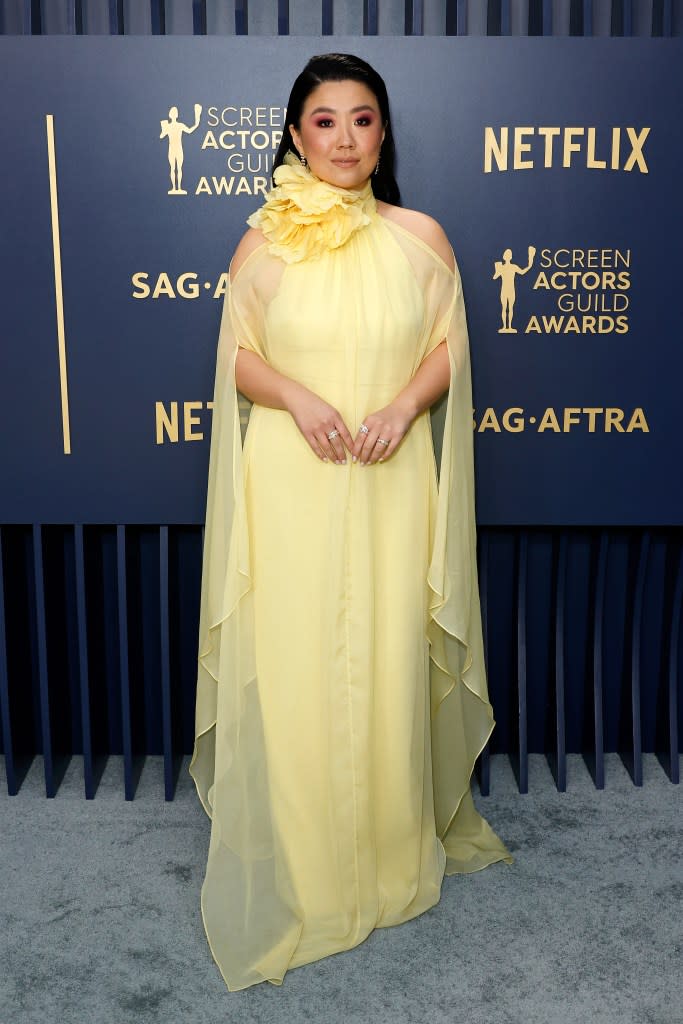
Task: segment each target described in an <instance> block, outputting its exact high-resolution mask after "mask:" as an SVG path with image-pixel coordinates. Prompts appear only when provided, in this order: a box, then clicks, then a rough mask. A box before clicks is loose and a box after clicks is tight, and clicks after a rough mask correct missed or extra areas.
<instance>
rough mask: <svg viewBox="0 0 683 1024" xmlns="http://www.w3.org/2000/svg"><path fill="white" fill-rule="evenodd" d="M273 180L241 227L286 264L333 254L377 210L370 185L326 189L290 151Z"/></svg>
mask: <svg viewBox="0 0 683 1024" xmlns="http://www.w3.org/2000/svg"><path fill="white" fill-rule="evenodd" d="M273 178H274V180H275V187H274V188H272V189H271V190H270V191H269V192H268V193H267V195H266V198H265V201H264V203H263V205H262V206H260V207H259V209H258V210H256V211H255V212H254V213H252V214H251V216H250V217H248V218H247V224H249V226H250V227H252V228H260V229H261V231H262V232H263V234H264V235H265V236H266V238H267V239H268V240H269V241H270V245H269V247H268V248H269V251H270V252H271V253H273V255H274V256H280V257H281V258H282V259H283V260H284V261H285V262H286V263H298V262H299V261H300V260H304V259H318V258H319V257H320V256H322V254H323V253H324V252H326V251H327V250H328V249H338V248H339V246H340V245H343V244H344V243H345V242H346V241H347V240H348V239H349V238H350V237H351V235H352V234H353V233H354V232H355V231H358V229H359V228H362V227H365V225H366V224H369V223H370V218H371V215H372V214H374V213H375V212H376V210H377V204H376V202H375V197H374V194H373V191H372V185H371V183H370V181H367V182H366V183H365V185H364V186H363V187H362V188H361V189H350V188H342V187H341V186H339V185H331V184H330V183H329V182H327V181H323V180H322V179H321V178H318V177H317V175H315V174H313V172H312V171H311V170H310V169H309V168H308V167H307V166H304V165H303V164H302V163H301V162H300V161H299V159H298V158H297V157H296V156H295V155H294V153H293V152H292V151H291V150H288V151H287V153H286V154H285V158H284V163H282V164H280V166H279V167H276V168H275V171H274V173H273Z"/></svg>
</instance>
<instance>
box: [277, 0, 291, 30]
mask: <svg viewBox="0 0 683 1024" xmlns="http://www.w3.org/2000/svg"><path fill="white" fill-rule="evenodd" d="M277 34H278V35H279V36H288V35H289V0H277Z"/></svg>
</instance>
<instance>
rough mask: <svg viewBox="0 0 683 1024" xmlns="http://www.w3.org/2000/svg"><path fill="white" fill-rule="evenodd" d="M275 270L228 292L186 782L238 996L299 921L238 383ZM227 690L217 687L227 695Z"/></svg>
mask: <svg viewBox="0 0 683 1024" xmlns="http://www.w3.org/2000/svg"><path fill="white" fill-rule="evenodd" d="M276 274H277V265H276V262H275V261H273V260H272V258H271V259H270V260H268V259H266V258H265V253H264V247H263V246H261V247H260V248H258V249H256V250H254V251H253V252H252V253H251V254H250V255H249V256H248V257H247V258H246V260H245V261H244V263H243V264H242V265H241V266H240V268H239V270H238V271H237V273H236V274H235V276H234V278H233V280H232V283H231V284H229V287H228V291H227V293H226V296H225V299H224V303H223V311H222V317H221V324H220V332H219V340H218V351H217V357H216V377H215V384H214V398H213V402H214V405H213V422H212V430H211V450H210V456H209V474H208V486H207V504H206V524H205V530H204V548H203V558H202V585H201V607H200V619H199V662H198V678H197V698H196V711H195V743H194V750H193V755H192V759H191V762H190V767H189V771H190V775H191V776H192V778H193V779H194V782H195V785H196V787H197V793H198V795H199V799H200V800H201V803H202V806H203V807H204V810H205V811H206V813H207V814H208V815H209V817H210V818H211V819H212V827H211V838H210V842H209V853H208V859H207V866H206V873H205V877H204V882H203V885H202V891H201V911H202V918H203V921H204V927H205V930H206V934H207V939H208V942H209V946H210V949H211V952H212V954H213V957H214V959H215V961H216V964H217V966H218V967H219V969H220V971H221V974H222V975H223V978H224V980H225V982H226V985H227V986H228V989H229V990H230V991H237V990H239V989H243V988H247V987H248V986H250V985H253V984H256V983H259V982H262V981H270V982H272V983H273V984H276V985H279V984H281V983H282V979H283V977H284V974H285V972H286V967H287V964H288V963H289V961H290V959H291V957H292V953H293V951H294V949H295V948H296V946H297V944H298V941H299V936H300V934H301V930H302V927H303V924H302V921H301V920H300V918H299V916H297V913H296V910H295V907H296V899H295V896H294V893H293V892H292V889H291V884H290V880H289V878H288V876H287V873H286V870H285V867H284V865H285V859H284V857H283V856H282V852H281V851H279V850H278V848H277V840H276V837H275V835H274V830H273V827H272V818H271V812H270V808H271V799H270V784H269V779H268V771H267V759H266V749H265V743H264V738H263V726H262V719H261V710H260V706H259V698H258V687H257V682H256V665H255V651H254V620H253V598H252V577H251V569H250V558H249V531H248V524H247V518H246V510H245V493H244V485H243V469H242V434H241V426H240V408H239V401H238V393H237V389H236V384H235V357H236V355H237V349H238V346H244V347H245V348H250V349H252V350H254V351H256V352H258V354H259V355H262V356H263V357H264V358H265V355H266V354H265V352H264V350H263V348H262V340H261V339H262V337H263V334H262V316H263V308H264V302H263V289H264V288H266V289H267V288H269V287H275V284H276V281H275V278H274V275H276ZM219 680H220V685H219Z"/></svg>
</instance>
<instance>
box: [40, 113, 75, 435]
mask: <svg viewBox="0 0 683 1024" xmlns="http://www.w3.org/2000/svg"><path fill="white" fill-rule="evenodd" d="M45 125H46V129H47V164H48V171H49V175H50V213H51V215H52V254H53V257H54V264H55V303H56V306H57V345H58V348H59V385H60V392H61V401H62V436H63V441H64V454H65V455H70V454H71V431H70V428H69V393H68V388H67V382H66V344H65V341H64V300H63V296H62V253H61V249H60V245H59V208H58V205H57V164H56V161H55V130H54V120H53V116H52V114H46V115H45Z"/></svg>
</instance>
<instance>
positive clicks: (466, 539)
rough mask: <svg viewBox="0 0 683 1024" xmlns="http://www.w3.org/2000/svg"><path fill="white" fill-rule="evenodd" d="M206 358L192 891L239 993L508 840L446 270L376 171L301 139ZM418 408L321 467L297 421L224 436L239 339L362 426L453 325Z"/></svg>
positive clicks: (271, 414)
mask: <svg viewBox="0 0 683 1024" xmlns="http://www.w3.org/2000/svg"><path fill="white" fill-rule="evenodd" d="M249 223H251V224H253V225H254V226H258V227H260V228H261V229H262V230H263V232H264V235H265V237H266V239H267V241H265V242H264V243H262V244H261V245H260V246H258V247H257V248H256V249H255V250H254V251H252V252H251V253H250V255H249V256H248V257H247V258H246V260H245V261H244V262H243V263H242V265H241V266H240V268H239V269H238V270H237V272H236V273H235V274H234V275H233V276H232V280H231V284H230V288H229V290H228V293H227V295H226V300H225V304H224V310H223V317H222V321H221V330H220V338H219V345H218V355H217V364H216V380H215V390H214V410H213V428H212V439H211V455H210V465H209V481H208V495H207V514H206V528H205V538H204V562H203V576H202V595H201V615H200V636H199V675H198V684H197V703H196V739H195V747H194V752H193V757H192V761H191V765H190V773H191V775H192V777H193V778H194V780H195V783H196V786H197V791H198V794H199V797H200V799H201V801H202V804H203V806H204V808H205V810H206V812H207V814H208V815H209V816H210V818H211V839H210V846H209V855H208V863H207V867H206V875H205V879H204V883H203V886H202V894H201V909H202V916H203V921H204V926H205V929H206V933H207V937H208V941H209V945H210V948H211V951H212V954H213V956H214V959H215V960H216V963H217V964H218V967H219V969H220V971H221V973H222V976H223V978H224V980H225V982H226V984H227V986H228V988H229V989H230V990H231V991H236V990H238V989H244V988H247V987H248V986H250V985H253V984H256V983H258V982H261V981H270V982H272V983H274V984H281V983H282V980H283V977H284V975H285V973H286V971H287V970H288V969H290V968H293V967H298V966H301V965H303V964H307V963H310V962H312V961H315V960H318V959H320V958H321V957H325V956H329V955H330V954H333V953H338V952H341V951H343V950H347V949H350V948H351V947H353V946H355V945H357V944H358V943H360V942H362V941H363V940H364V939H365V938H366V937H367V936H368V934H369V933H370V932H371V931H372V930H373V929H374V928H378V927H387V926H389V925H397V924H400V923H402V922H404V921H407V920H409V919H410V918H413V917H415V916H416V915H418V914H421V913H422V912H424V911H426V910H427V909H429V908H430V907H433V906H434V905H435V904H436V903H438V901H439V898H440V893H441V884H442V880H443V876H444V874H453V873H455V872H469V871H476V870H479V869H481V868H483V867H485V866H487V865H488V864H491V863H492V862H494V861H500V860H503V861H507V862H508V863H511V862H512V856H511V854H510V853H509V851H508V850H507V848H506V847H505V845H504V844H503V842H502V841H501V840H500V839H499V837H498V836H497V835H496V834H495V833H494V832H493V830H492V829H491V828H490V826H489V825H488V823H487V822H486V821H485V819H484V818H483V817H481V816H480V815H479V813H478V812H477V810H476V809H475V807H474V803H473V801H472V796H471V791H470V776H471V773H472V770H473V767H474V762H475V760H476V758H477V756H478V754H479V753H480V751H481V749H482V748H483V747H484V745H485V743H486V741H487V739H488V737H489V736H490V734H491V732H492V730H493V727H494V719H493V713H492V708H491V704H490V703H489V700H488V695H487V685H486V676H485V670H484V660H483V649H482V636H481V618H480V607H479V595H478V587H477V573H476V562H475V525H474V494H473V488H474V479H473V467H472V426H471V407H472V398H471V382H470V366H469V349H468V340H467V326H466V320H465V312H464V305H463V300H462V289H461V284H460V276H459V273H458V271H457V267H456V271H455V273H453V271H451V269H450V268H449V267H448V266H447V264H446V263H445V262H444V261H443V260H442V259H441V258H440V257H439V256H438V255H437V253H436V252H435V251H434V250H432V249H431V248H430V247H429V246H428V245H426V244H425V243H424V242H423V241H422V240H421V239H419V238H418V237H416V236H415V235H414V234H412V233H411V232H409V231H407V230H405V229H404V228H402V227H399V226H398V225H397V224H396V223H394V222H393V221H389V220H387V219H386V218H384V217H383V216H381V215H380V214H379V213H378V212H377V207H376V203H375V199H374V196H373V193H372V187H371V184H370V183H369V182H368V183H367V184H366V185H365V187H364V188H362V189H361V190H349V189H343V188H340V187H337V186H333V185H330V184H329V183H327V182H324V181H321V180H319V179H318V178H317V177H315V175H313V174H312V172H311V171H310V169H308V168H305V167H302V166H301V165H300V164H299V163H298V161H297V160H296V159H295V158H294V157H293V155H292V154H288V156H287V159H286V162H285V164H283V165H282V166H281V167H280V168H278V169H277V171H276V187H274V188H273V189H272V190H271V191H270V192H269V193H268V195H267V197H266V199H265V202H264V203H263V205H262V206H261V207H260V208H259V210H257V211H256V213H255V214H253V215H252V217H250V218H249ZM444 338H445V339H446V340H447V344H448V350H449V354H450V363H451V386H450V389H449V392H448V398H447V402H446V415H445V423H444V426H443V440H442V445H441V453H440V461H439V463H438V477H437V457H436V455H435V449H434V444H433V437H432V424H431V418H430V413H429V411H426V412H424V413H422V414H421V415H419V416H418V417H417V419H416V420H414V422H413V423H412V425H411V427H410V429H409V431H408V433H407V434H406V436H405V437H404V439H403V442H402V443H401V445H400V446H399V448H398V449H397V451H396V453H395V454H394V455H393V457H391V458H389V459H388V460H387V461H386V462H384V463H376V464H375V465H372V466H361V465H360V464H359V463H353V462H352V461H351V459H350V458H349V459H348V460H347V462H346V464H345V465H336V464H335V463H333V462H327V463H325V462H322V461H321V460H320V459H319V458H318V457H317V456H315V455H314V454H313V452H312V451H311V449H310V447H309V445H308V443H307V442H306V441H305V439H304V438H303V436H302V435H301V434H300V432H299V430H298V428H297V426H296V424H295V422H294V420H293V419H292V417H291V416H290V414H289V413H288V412H286V411H283V410H277V409H269V408H266V407H264V406H259V405H253V406H252V408H251V413H250V417H249V422H248V427H247V429H246V433H245V434H244V435H243V434H242V431H241V429H240V411H239V406H238V398H237V392H236V389H235V373H234V364H235V355H236V352H237V347H238V346H241V347H243V348H247V349H250V350H252V351H255V352H257V353H258V354H259V355H260V356H261V357H262V358H263V359H265V360H266V361H267V362H268V363H269V364H271V365H272V366H273V367H275V369H277V370H279V371H280V372H281V373H284V374H286V375H287V376H289V377H292V378H294V379H296V380H298V381H300V382H301V383H303V384H305V385H306V386H307V387H309V388H310V389H311V390H312V391H314V392H316V393H317V394H319V395H320V396H322V397H323V398H324V399H326V400H327V401H328V402H330V403H331V404H332V405H334V406H335V407H336V408H337V409H338V410H339V412H340V413H341V415H342V417H343V418H344V422H345V423H346V425H347V427H348V428H349V430H350V432H351V434H352V436H354V437H355V435H356V432H357V430H358V427H359V426H360V424H361V423H362V422H363V417H364V416H366V415H368V414H369V413H371V412H373V411H376V410H378V409H380V408H382V407H383V406H385V405H386V404H387V403H388V402H390V401H391V400H392V398H394V397H395V395H396V394H397V393H398V392H399V391H400V390H401V389H402V388H403V387H404V386H405V385H406V384H407V383H408V381H409V380H410V379H411V377H412V376H413V375H414V373H415V371H416V369H417V367H418V366H419V364H420V362H421V361H422V360H423V359H424V358H425V356H426V355H427V354H428V353H429V352H431V351H432V349H433V348H434V347H435V346H436V345H437V344H439V342H440V341H442V340H443V339H444Z"/></svg>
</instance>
